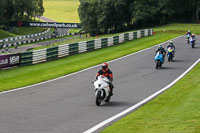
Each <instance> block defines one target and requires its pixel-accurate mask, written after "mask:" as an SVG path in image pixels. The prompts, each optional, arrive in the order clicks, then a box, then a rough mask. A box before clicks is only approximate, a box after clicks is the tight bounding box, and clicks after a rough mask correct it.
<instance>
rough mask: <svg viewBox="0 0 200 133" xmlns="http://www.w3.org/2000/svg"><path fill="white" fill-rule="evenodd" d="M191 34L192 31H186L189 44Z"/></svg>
mask: <svg viewBox="0 0 200 133" xmlns="http://www.w3.org/2000/svg"><path fill="white" fill-rule="evenodd" d="M191 35H192V33H191V32H190V31H189V30H188V32H186V35H185V37H186V39H187V42H188V44H189V43H190V41H189V39H190V37H191Z"/></svg>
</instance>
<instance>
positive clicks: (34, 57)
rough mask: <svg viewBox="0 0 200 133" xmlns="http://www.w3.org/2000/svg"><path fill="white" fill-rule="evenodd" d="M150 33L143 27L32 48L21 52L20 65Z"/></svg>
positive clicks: (106, 45) (150, 32)
mask: <svg viewBox="0 0 200 133" xmlns="http://www.w3.org/2000/svg"><path fill="white" fill-rule="evenodd" d="M152 33H153V30H152V29H145V30H140V31H137V32H129V33H125V34H120V35H119V36H113V37H108V38H100V39H95V40H91V41H83V42H79V43H74V44H64V45H59V46H58V47H53V48H45V49H40V50H34V51H32V52H24V53H21V65H32V64H37V63H41V62H46V61H49V60H53V59H57V58H61V57H65V56H69V55H74V54H78V53H83V52H87V51H92V50H95V49H100V48H105V47H108V46H112V45H118V44H120V43H123V42H125V41H128V40H133V39H137V38H141V37H144V36H150V35H152Z"/></svg>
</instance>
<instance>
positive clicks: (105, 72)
mask: <svg viewBox="0 0 200 133" xmlns="http://www.w3.org/2000/svg"><path fill="white" fill-rule="evenodd" d="M101 66H102V68H101V69H100V70H99V71H98V73H97V74H96V79H97V78H98V76H100V75H103V76H105V77H107V78H108V79H109V80H110V82H109V88H110V95H111V96H112V95H113V88H114V86H113V84H112V81H113V74H112V71H111V70H110V69H109V68H108V63H106V62H105V63H103V64H102V65H101Z"/></svg>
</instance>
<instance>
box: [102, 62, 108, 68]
mask: <svg viewBox="0 0 200 133" xmlns="http://www.w3.org/2000/svg"><path fill="white" fill-rule="evenodd" d="M101 67H102V69H103V70H106V69H108V63H106V62H105V63H103V64H102V65H101Z"/></svg>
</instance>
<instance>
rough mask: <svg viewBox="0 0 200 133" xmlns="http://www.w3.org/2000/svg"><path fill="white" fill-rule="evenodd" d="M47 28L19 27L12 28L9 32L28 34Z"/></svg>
mask: <svg viewBox="0 0 200 133" xmlns="http://www.w3.org/2000/svg"><path fill="white" fill-rule="evenodd" d="M45 30H47V28H40V27H20V28H14V29H13V30H12V31H11V33H12V34H15V35H28V34H35V33H39V32H43V31H45Z"/></svg>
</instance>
